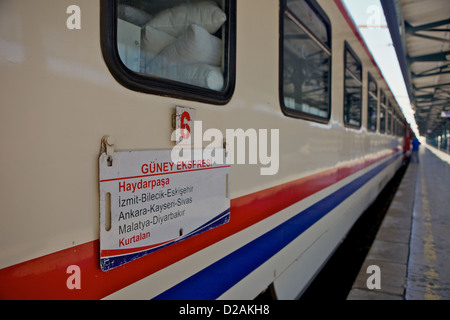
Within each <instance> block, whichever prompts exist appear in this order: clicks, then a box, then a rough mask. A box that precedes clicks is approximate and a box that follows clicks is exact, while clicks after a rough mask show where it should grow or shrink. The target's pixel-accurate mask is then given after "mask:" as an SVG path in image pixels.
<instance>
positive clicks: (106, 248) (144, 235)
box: [99, 150, 230, 271]
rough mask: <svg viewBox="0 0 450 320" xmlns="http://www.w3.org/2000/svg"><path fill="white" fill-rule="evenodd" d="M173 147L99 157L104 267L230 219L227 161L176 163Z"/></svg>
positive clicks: (190, 235)
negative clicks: (173, 160) (224, 163)
mask: <svg viewBox="0 0 450 320" xmlns="http://www.w3.org/2000/svg"><path fill="white" fill-rule="evenodd" d="M171 151H172V150H155V151H126V152H115V153H113V154H112V155H110V156H109V155H107V154H106V153H103V154H102V155H101V156H100V160H99V168H100V170H99V171H100V178H99V181H100V266H101V269H102V270H103V271H107V270H110V269H113V268H115V267H118V266H120V265H122V264H124V263H127V262H130V261H132V260H135V259H137V258H140V257H143V256H145V255H147V254H150V253H152V252H154V251H156V250H159V249H162V248H164V247H167V246H169V245H171V244H174V243H176V242H179V241H182V240H185V239H187V238H189V237H192V236H195V235H197V234H199V233H201V232H204V231H207V230H209V229H212V228H215V227H217V226H219V225H222V224H224V223H226V222H228V221H229V219H230V199H229V196H228V185H227V184H228V179H229V174H230V166H229V165H221V164H215V163H214V162H213V159H201V160H187V161H186V160H183V161H181V160H180V161H177V162H172V159H171Z"/></svg>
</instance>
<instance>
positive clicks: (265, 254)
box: [154, 154, 401, 300]
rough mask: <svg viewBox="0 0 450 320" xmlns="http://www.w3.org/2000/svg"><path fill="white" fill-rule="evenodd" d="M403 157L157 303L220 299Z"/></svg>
mask: <svg viewBox="0 0 450 320" xmlns="http://www.w3.org/2000/svg"><path fill="white" fill-rule="evenodd" d="M400 156H401V154H397V155H396V156H394V157H392V158H390V159H389V160H386V161H385V162H383V163H382V164H380V165H378V166H377V167H375V168H374V169H372V170H370V171H368V172H367V173H365V174H363V175H362V176H360V177H359V178H357V179H355V180H353V181H352V182H350V183H349V184H347V185H345V186H344V187H342V188H341V189H339V190H337V191H336V192H334V193H332V194H330V195H329V196H327V197H326V198H324V199H322V200H320V201H319V202H317V203H315V204H314V205H312V206H311V207H309V208H307V209H306V210H304V211H302V212H300V213H299V214H297V215H296V216H294V217H292V218H291V219H289V220H287V221H286V222H284V223H282V224H281V225H279V226H278V227H276V228H274V229H272V230H270V231H269V232H267V233H265V234H263V235H262V236H260V237H258V238H256V239H255V240H253V241H251V242H249V243H248V244H246V245H245V246H243V247H241V248H239V249H237V250H236V251H234V252H232V253H230V254H229V255H227V256H225V257H224V258H222V259H220V260H218V261H216V262H215V263H213V264H211V265H210V266H208V267H206V268H205V269H203V270H201V271H199V272H198V273H196V274H194V275H192V276H191V277H189V278H187V279H186V280H184V281H182V282H180V283H178V284H177V285H175V286H174V287H172V288H170V289H168V290H167V291H165V292H163V293H161V294H160V295H158V296H156V297H155V298H154V299H155V300H196V299H198V300H211V299H217V298H218V297H219V296H220V295H222V294H223V293H224V292H225V291H227V290H228V289H230V288H231V287H233V286H234V285H235V284H236V283H238V282H239V281H240V280H242V279H243V278H244V277H246V276H247V275H248V274H250V273H251V272H252V271H253V270H255V269H256V268H258V267H259V266H261V265H262V264H263V263H264V262H266V261H267V260H269V259H270V258H271V257H272V256H274V255H275V254H276V253H277V252H279V251H280V250H281V249H283V248H284V247H285V246H287V245H288V244H289V243H290V242H292V241H293V240H295V238H297V237H298V236H299V235H301V234H302V233H303V232H304V231H305V230H307V229H308V228H309V227H311V226H312V225H313V224H314V223H316V222H317V221H318V220H320V219H321V218H322V217H324V216H325V215H326V214H327V213H329V212H330V211H331V210H333V209H334V208H335V207H337V206H338V205H339V204H341V203H342V202H343V201H344V200H345V199H347V198H348V197H349V196H351V195H352V194H353V193H354V192H356V191H357V190H358V189H359V188H361V187H362V186H363V185H364V184H366V183H367V182H368V181H370V180H371V179H372V178H373V177H375V176H376V175H377V174H378V173H380V172H381V171H382V170H383V169H385V168H386V167H387V166H388V165H390V164H391V163H393V162H394V161H395V160H396V159H398V158H399V157H400Z"/></svg>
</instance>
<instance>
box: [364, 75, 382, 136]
mask: <svg viewBox="0 0 450 320" xmlns="http://www.w3.org/2000/svg"><path fill="white" fill-rule="evenodd" d="M371 82H373V83H375V86H376V96H374V94H373V92H372V91H370V83H371ZM378 89H379V88H378V83H377V81H376V80H375V78H374V77H373V76H372V74H371V73H370V72H368V73H367V131H369V132H377V131H378V118H379V109H380V107H379V105H380V95H379V90H378ZM370 98H372V99H375V101H376V102H377V110H376V114H377V119H376V121H375V130H371V129H370V126H369V119H370V113H369V105H370Z"/></svg>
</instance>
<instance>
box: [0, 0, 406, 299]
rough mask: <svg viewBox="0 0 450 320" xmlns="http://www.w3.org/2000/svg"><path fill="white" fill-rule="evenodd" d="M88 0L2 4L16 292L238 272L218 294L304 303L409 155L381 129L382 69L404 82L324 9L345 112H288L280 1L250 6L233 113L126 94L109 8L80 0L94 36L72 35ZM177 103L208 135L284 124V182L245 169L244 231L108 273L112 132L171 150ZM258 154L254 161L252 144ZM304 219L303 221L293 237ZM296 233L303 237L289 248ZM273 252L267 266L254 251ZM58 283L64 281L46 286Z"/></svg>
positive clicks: (5, 238)
mask: <svg viewBox="0 0 450 320" xmlns="http://www.w3.org/2000/svg"><path fill="white" fill-rule="evenodd" d="M72 2H73V1H51V0H39V1H33V2H29V1H22V0H19V1H16V0H14V1H12V0H4V1H2V2H1V4H0V43H1V49H0V50H1V51H0V69H1V77H0V88H1V89H0V90H1V96H2V101H3V103H2V108H1V117H0V145H1V148H2V161H1V163H2V165H1V168H0V180H1V199H2V224H1V232H0V252H1V253H2V254H1V255H0V278H1V279H2V281H4V282H3V283H5V284H6V285H5V287H4V288H5V289H3V288H2V289H0V297H2V298H11V297H15V298H17V297H19V298H20V297H44V298H79V297H81V298H105V297H106V298H131V299H148V298H153V297H158V296H159V295H161V296H160V297H167V298H171V297H176V295H175V292H176V288H184V287H183V286H185V287H186V286H188V287H189V286H190V285H191V282H195V283H197V284H198V286H199V287H198V290H201V288H202V287H201V286H202V285H204V284H207V283H208V281H211V280H212V279H214V277H215V276H216V277H217V275H222V274H223V272H225V273H226V275H224V277H225V278H226V277H228V278H227V279H226V280H223V281H222V282H224V283H223V286H221V287H218V288H212V289H210V291H208V290H206V291H207V292H211V296H208V298H209V297H212V298H222V299H229V298H231V299H234V298H239V299H241V298H242V299H245V298H254V297H255V296H257V295H258V294H259V293H260V292H261V291H262V290H264V289H265V288H267V287H268V286H269V285H271V284H273V286H274V288H275V291H276V292H277V295H278V297H279V298H283V299H285V298H289V299H292V298H295V297H297V295H298V294H300V292H301V291H302V290H304V288H305V286H306V285H307V284H308V283H309V282H310V281H311V278H312V277H313V276H314V275H315V274H316V272H317V270H318V269H320V267H321V266H322V264H323V263H324V262H325V261H326V260H327V258H328V257H329V255H330V254H331V253H332V252H333V251H334V250H335V248H336V247H337V246H338V245H339V243H340V241H341V240H342V239H343V238H344V237H345V235H346V233H347V232H348V230H349V229H350V227H351V226H352V225H353V223H354V222H355V221H356V220H357V218H358V217H359V215H360V214H361V213H362V212H363V211H364V209H365V208H367V207H368V205H369V204H370V203H371V202H372V201H373V200H374V199H375V198H376V196H377V194H378V193H379V191H380V190H381V189H382V188H383V187H384V185H385V184H386V183H387V182H388V181H389V179H390V178H391V177H392V176H393V174H394V172H395V171H396V169H397V168H398V167H399V166H400V164H401V161H402V157H401V154H402V148H401V146H402V143H403V137H401V136H396V135H389V134H380V133H379V132H378V131H376V132H369V130H367V123H366V122H365V119H367V117H368V111H367V100H368V99H367V97H368V92H367V91H368V90H367V86H368V84H367V83H368V81H367V77H368V73H370V74H371V75H372V76H373V77H374V78H375V79H376V81H377V83H378V86H379V87H380V88H381V89H382V90H384V91H385V92H386V93H388V92H389V88H388V87H387V85H386V84H385V82H384V80H383V79H382V78H381V76H380V73H379V71H378V69H377V67H376V66H375V65H373V62H372V60H371V57H370V56H368V55H367V53H366V49H365V48H364V46H363V45H362V44H361V42H360V40H358V39H357V38H356V36H355V34H354V32H353V30H352V29H351V27H350V26H349V24H348V21H346V19H345V18H344V17H343V13H342V12H341V11H340V10H339V8H340V7H339V4H340V1H338V0H336V1H328V0H322V1H318V6H320V7H321V8H322V10H323V11H324V12H325V14H326V16H327V17H328V19H329V20H330V26H331V33H332V47H331V52H332V54H331V59H332V62H331V83H332V90H331V98H330V100H331V113H330V119H329V120H327V121H325V122H324V123H321V122H317V121H310V120H307V119H299V118H294V117H290V116H286V115H285V114H283V112H282V110H281V108H280V95H281V94H282V93H280V81H281V80H280V63H279V61H280V50H279V47H280V40H279V39H280V25H281V24H280V2H278V1H272V0H245V1H236V36H235V37H236V46H235V48H232V50H236V60H235V69H236V81H235V84H234V87H235V89H234V92H233V94H232V96H231V98H230V99H229V101H227V102H226V103H224V104H222V105H214V104H209V103H206V102H199V101H195V100H191V99H182V98H173V97H168V96H164V95H156V94H149V93H143V92H137V91H134V90H130V89H128V88H126V87H124V86H123V85H121V84H120V83H119V82H117V81H116V80H115V79H114V77H113V76H112V75H111V72H110V70H109V66H108V65H107V62H106V61H105V60H104V54H105V53H104V52H102V46H101V42H102V39H101V37H104V36H105V34H104V33H103V32H102V31H101V21H100V17H101V15H102V14H104V10H106V9H105V8H104V7H102V6H101V4H103V3H104V1H102V2H100V1H91V0H77V1H76V5H78V6H79V7H80V8H81V19H82V20H81V29H80V30H70V29H68V28H67V27H66V22H67V19H68V17H69V16H70V14H68V13H67V12H66V9H67V8H68V7H69V6H70V5H72V4H73V3H72ZM232 36H233V35H232ZM345 41H347V43H348V44H349V45H350V46H351V48H352V49H353V50H354V52H355V53H356V55H357V56H358V57H359V59H360V60H361V64H362V66H363V80H362V101H363V103H362V106H363V107H362V119H363V121H362V126H361V127H360V128H353V127H348V126H346V125H344V123H343V119H344V111H343V110H344V98H343V92H344V68H343V64H344V49H345ZM103 50H105V48H103ZM175 106H184V107H191V108H195V111H196V115H195V120H199V121H200V120H201V121H202V129H203V131H205V130H207V129H209V128H215V129H218V130H219V131H221V132H222V133H225V132H226V130H227V129H243V130H244V131H245V130H248V129H254V130H255V132H259V130H260V129H267V130H268V132H269V133H270V130H272V129H275V130H279V158H278V164H277V166H278V170H277V173H276V174H275V175H261V168H264V167H267V166H268V165H267V164H266V165H264V164H261V163H258V164H256V165H255V164H232V165H231V179H230V198H231V216H230V217H231V219H230V222H229V223H228V224H225V225H224V226H221V227H218V228H216V229H213V230H210V231H208V232H206V233H205V234H202V235H199V236H196V237H193V238H192V239H189V240H185V241H184V242H182V243H180V244H177V245H173V246H172V247H168V248H165V249H161V250H160V251H158V252H156V253H153V254H151V255H150V256H147V257H145V258H141V259H138V260H136V261H134V262H131V263H129V264H126V265H124V266H123V267H121V268H120V270H113V271H109V272H102V271H101V270H100V269H99V257H98V239H99V228H100V226H99V164H98V158H99V155H100V147H101V141H102V137H103V136H105V135H109V136H113V137H114V138H115V140H116V143H115V150H156V149H171V148H173V147H174V145H175V143H174V142H173V141H171V134H172V132H173V130H174V128H173V126H172V117H173V114H174V110H175ZM378 109H379V108H378ZM377 119H378V120H377V121H378V122H377V125H378V127H379V124H380V117H377ZM258 138H260V139H262V136H258ZM268 138H269V139H270V135H269V136H268ZM275 142H276V141H272V143H275ZM207 145H208V141H203V147H205V146H207ZM269 145H270V143H269ZM246 151H247V159H248V156H249V155H248V152H249V146H248V145H247V149H246ZM273 156H275V155H273ZM272 160H273V161H275V158H272ZM272 164H273V165H275V163H272ZM353 187H355V188H356V187H357V188H356V189H352V188H353ZM348 188H350V189H348ZM342 190H346V191H345V192H344V193H345V194H342V192H343V191H342ZM336 197H338V199H336ZM330 201H331V202H332V203H333V205H332V206H331V207H329V204H330ZM318 204H321V205H324V207H323V208H321V209H320V210H319V209H318V212H319V213H315V214H316V216H314V217H315V218H313V220H304V218H303V217H304V216H305V212H309V211H308V210H312V209H311V208H312V207H315V206H316V205H318ZM326 210H329V211H326ZM292 224H299V225H301V227H300V229H299V230H292ZM302 228H304V230H303V229H302ZM284 233H288V234H289V237H290V238H288V240H289V241H288V240H286V242H283V241H281V242H280V238H281V239H282V238H283V237H282V236H281V235H283V234H284ZM267 241H269V242H270V243H272V244H273V246H272V247H271V248H269V249H267V250H269V251H267V252H264V247H261V246H260V245H261V243H264V242H267ZM248 250H250V251H248ZM255 250H256V251H255ZM270 250H272V251H270ZM260 251H261V255H262V256H261V257H259V256H258V255H257V254H254V255H251V256H250V257H248V258H245V257H246V256H247V255H248V252H260ZM153 257H154V258H153ZM258 259H259V260H258ZM252 261H253V262H254V261H258V262H254V263H253V262H252ZM242 263H243V264H244V265H241V264H242ZM69 265H80V267H81V272H82V281H83V287H82V290H80V292H77V291H76V290H69V289H67V288H66V282H65V280H66V279H67V277H68V275H67V273H66V272H65V270H66V268H67V267H68V266H69ZM55 272H59V273H60V274H58V275H57V276H54V273H55ZM61 272H63V273H62V274H61ZM228 274H229V276H228ZM293 275H296V276H297V275H301V276H298V277H294V278H295V279H296V280H292V279H293ZM48 279H54V280H53V281H51V283H49V285H48V287H45V288H43V287H40V286H41V285H42V283H45V281H47V280H48ZM61 281H63V282H61ZM190 281H191V282H190ZM59 282H61V283H59ZM219 282H220V281H219ZM26 286H28V288H29V290H28V291H27V292H26V293H24V292H23V288H24V287H26ZM212 287H214V285H212ZM21 290H22V291H21ZM180 290H187V289H180ZM193 290H194V289H193ZM183 292H188V291H183ZM172 293H173V294H174V295H171V294H172ZM197 293H198V292H195V290H194V291H193V292H192V296H189V295H188V297H197Z"/></svg>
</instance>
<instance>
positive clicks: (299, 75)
mask: <svg viewBox="0 0 450 320" xmlns="http://www.w3.org/2000/svg"><path fill="white" fill-rule="evenodd" d="M330 94H331V31H330V23H329V20H328V18H327V17H326V15H325V13H324V12H323V11H322V10H321V9H320V8H319V7H318V6H317V4H316V3H315V2H313V1H311V0H284V1H282V2H281V10H280V102H281V106H282V110H283V112H284V113H285V114H286V115H288V116H293V117H299V118H305V119H309V120H314V121H319V122H328V119H329V117H330Z"/></svg>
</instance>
